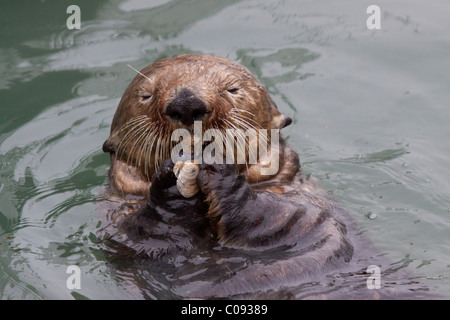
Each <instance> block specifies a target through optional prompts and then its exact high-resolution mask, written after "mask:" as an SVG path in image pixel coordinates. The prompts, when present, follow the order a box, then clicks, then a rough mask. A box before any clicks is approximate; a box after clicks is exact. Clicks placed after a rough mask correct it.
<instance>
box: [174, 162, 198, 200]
mask: <svg viewBox="0 0 450 320" xmlns="http://www.w3.org/2000/svg"><path fill="white" fill-rule="evenodd" d="M198 172H199V168H198V165H196V164H195V163H194V162H193V161H191V160H189V161H184V162H183V161H177V162H176V163H175V165H174V166H173V173H174V174H175V176H176V177H177V189H178V191H179V192H180V193H181V195H182V196H183V197H185V198H191V197H193V196H195V195H196V194H197V192H198V190H199V188H198V184H197V176H198Z"/></svg>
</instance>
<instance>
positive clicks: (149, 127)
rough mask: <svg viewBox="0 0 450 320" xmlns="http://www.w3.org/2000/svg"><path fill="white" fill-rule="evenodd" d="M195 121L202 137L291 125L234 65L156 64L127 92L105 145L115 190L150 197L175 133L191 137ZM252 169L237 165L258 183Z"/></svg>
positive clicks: (191, 59) (197, 60) (191, 60)
mask: <svg viewBox="0 0 450 320" xmlns="http://www.w3.org/2000/svg"><path fill="white" fill-rule="evenodd" d="M195 121H201V123H202V130H203V131H205V130H208V129H218V130H220V131H222V132H224V131H225V130H226V129H243V130H247V129H256V130H258V129H267V130H268V132H269V134H270V129H281V128H282V127H285V126H286V125H288V124H290V123H291V119H290V118H288V117H285V116H283V115H281V114H280V112H279V111H278V109H277V108H276V105H275V103H274V102H273V101H272V99H271V98H270V96H269V94H268V92H267V90H266V89H265V88H264V87H263V86H262V84H261V83H260V82H259V81H258V80H257V79H256V78H255V77H254V76H253V75H252V74H251V73H250V72H249V71H248V70H247V69H246V68H244V67H243V66H241V65H239V64H238V63H236V62H234V61H231V60H228V59H225V58H220V57H215V56H209V55H192V54H188V55H181V56H178V57H174V58H167V59H163V60H160V61H157V62H155V63H153V64H151V65H150V66H148V67H146V68H144V69H143V70H141V72H140V73H139V74H138V75H137V76H136V77H135V78H134V79H133V81H132V82H131V83H130V85H129V86H128V88H127V89H126V91H125V93H124V94H123V97H122V99H121V101H120V103H119V106H118V107H117V110H116V113H115V115H114V118H113V121H112V125H111V133H110V136H109V138H108V139H107V140H106V141H105V143H104V144H103V151H105V152H109V153H110V154H111V169H110V179H111V184H112V186H113V187H114V188H115V189H116V190H117V191H119V192H122V193H124V194H128V193H131V194H139V195H145V194H147V193H148V190H149V186H150V181H151V178H152V176H153V174H154V173H155V171H156V169H157V168H158V165H159V164H160V163H161V162H162V161H163V160H165V159H167V158H169V157H170V155H171V153H170V152H171V149H172V147H173V144H174V142H173V141H171V136H172V132H173V131H174V130H175V129H180V128H182V129H187V130H189V131H190V132H192V131H193V128H194V122H195ZM269 139H270V137H269ZM256 141H257V140H256ZM238 147H239V146H236V150H234V151H235V152H237V148H238ZM235 158H236V157H235ZM246 159H247V160H248V155H247V156H246ZM252 167H255V165H251V164H248V163H245V164H242V163H241V164H238V169H239V171H240V172H241V173H243V174H247V179H248V180H251V181H255V180H258V178H257V177H256V178H255V175H258V172H259V171H258V170H252ZM256 167H257V166H256Z"/></svg>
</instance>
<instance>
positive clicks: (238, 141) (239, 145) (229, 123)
mask: <svg viewBox="0 0 450 320" xmlns="http://www.w3.org/2000/svg"><path fill="white" fill-rule="evenodd" d="M224 121H225V122H226V123H228V125H229V126H231V127H232V128H233V129H234V130H235V132H236V133H237V134H239V136H240V137H241V139H243V140H244V141H241V139H239V138H238V139H237V144H236V147H237V148H239V150H240V152H241V154H242V155H244V159H245V167H246V169H247V173H248V164H247V158H246V157H245V146H244V147H243V146H242V143H244V142H245V137H242V133H241V132H240V130H239V128H237V127H236V126H235V125H234V124H233V123H232V122H230V121H228V120H227V119H224ZM227 138H228V135H227ZM227 142H231V141H228V140H227ZM235 160H237V159H235Z"/></svg>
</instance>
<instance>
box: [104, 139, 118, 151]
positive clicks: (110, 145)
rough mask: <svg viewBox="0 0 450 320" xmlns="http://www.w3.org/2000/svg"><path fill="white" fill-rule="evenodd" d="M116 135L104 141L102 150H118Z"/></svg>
mask: <svg viewBox="0 0 450 320" xmlns="http://www.w3.org/2000/svg"><path fill="white" fill-rule="evenodd" d="M115 137H116V136H115V135H114V136H113V135H111V136H110V137H109V138H108V139H106V141H105V142H104V143H103V146H102V150H103V152H116V146H117V143H116V138H115Z"/></svg>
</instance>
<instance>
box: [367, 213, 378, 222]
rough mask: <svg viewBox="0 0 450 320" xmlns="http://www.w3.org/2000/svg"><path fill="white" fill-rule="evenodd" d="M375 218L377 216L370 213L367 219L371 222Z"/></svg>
mask: <svg viewBox="0 0 450 320" xmlns="http://www.w3.org/2000/svg"><path fill="white" fill-rule="evenodd" d="M376 217H377V215H376V214H375V213H371V214H370V215H369V219H370V220H373V219H375V218H376Z"/></svg>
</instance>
